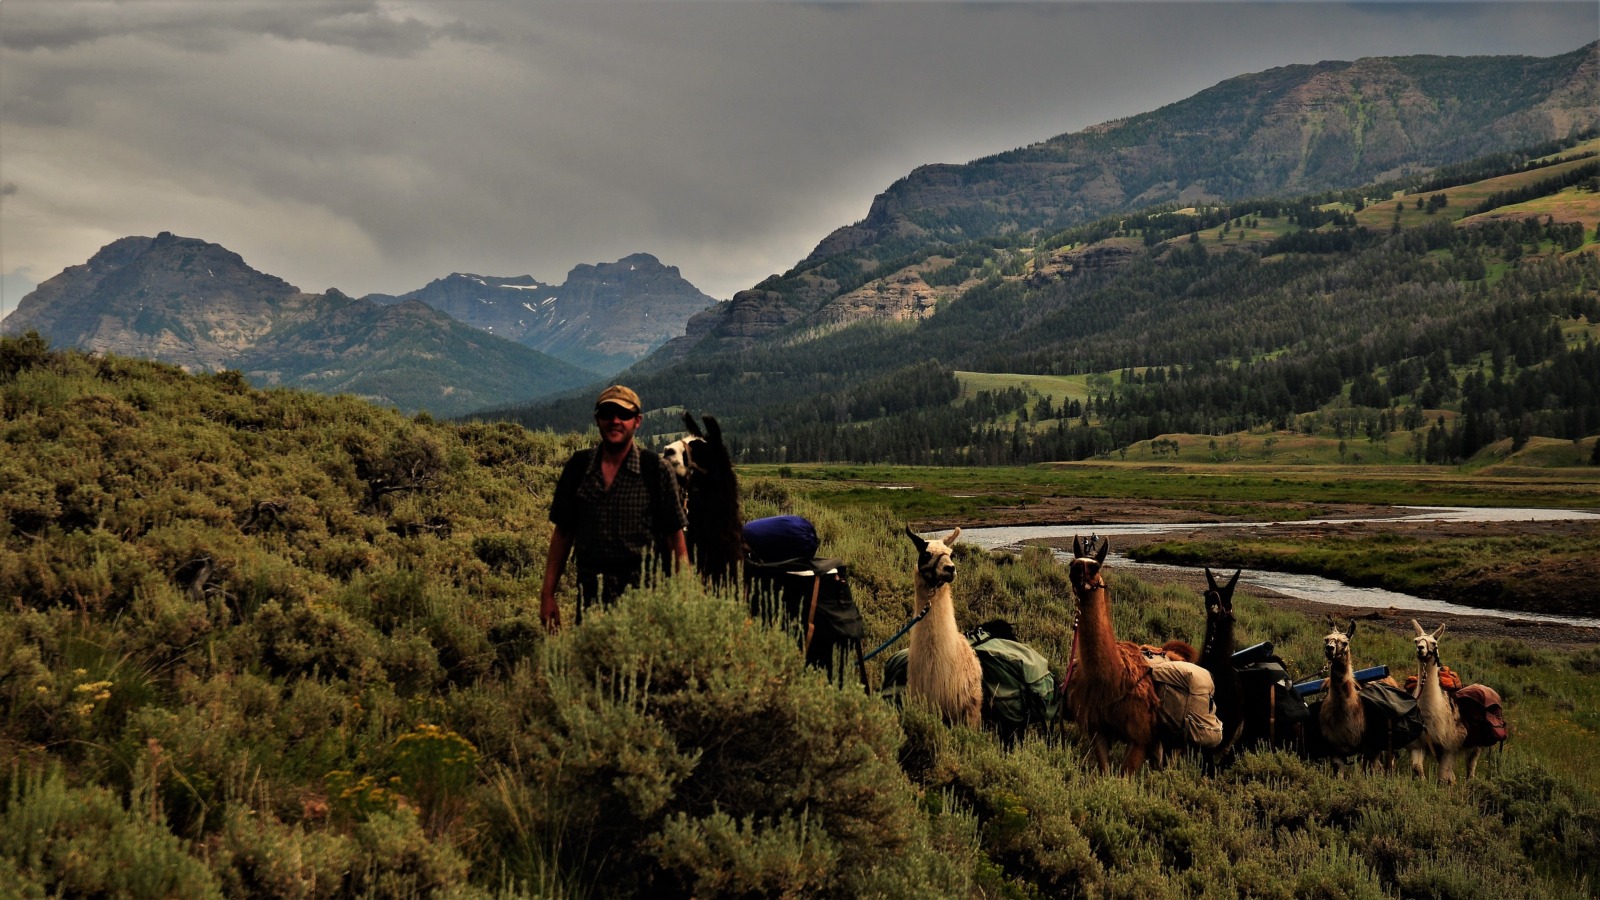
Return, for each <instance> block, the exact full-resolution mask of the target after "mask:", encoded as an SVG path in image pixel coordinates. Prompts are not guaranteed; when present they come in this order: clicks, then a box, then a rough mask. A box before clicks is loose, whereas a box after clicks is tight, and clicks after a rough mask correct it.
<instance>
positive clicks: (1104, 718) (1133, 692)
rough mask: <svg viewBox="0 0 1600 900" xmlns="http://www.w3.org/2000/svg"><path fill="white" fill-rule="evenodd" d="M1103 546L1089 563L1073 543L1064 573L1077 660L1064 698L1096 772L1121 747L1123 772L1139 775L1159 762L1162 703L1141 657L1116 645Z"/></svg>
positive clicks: (1135, 648)
mask: <svg viewBox="0 0 1600 900" xmlns="http://www.w3.org/2000/svg"><path fill="white" fill-rule="evenodd" d="M1108 548H1109V545H1107V544H1101V545H1100V551H1099V552H1098V553H1096V554H1095V555H1094V556H1093V557H1090V556H1088V553H1089V552H1090V551H1089V549H1088V548H1086V547H1085V546H1084V545H1083V541H1082V540H1080V539H1078V538H1073V540H1072V549H1073V556H1074V557H1075V558H1074V559H1073V560H1072V562H1071V563H1070V564H1069V566H1068V568H1067V576H1068V578H1069V580H1070V581H1071V582H1072V593H1073V594H1074V595H1076V597H1077V599H1078V638H1077V643H1078V656H1077V660H1076V663H1075V665H1074V666H1073V669H1072V677H1071V679H1070V680H1069V681H1068V682H1067V685H1066V694H1067V700H1068V704H1069V706H1070V708H1071V709H1072V714H1073V718H1074V719H1075V720H1076V721H1077V723H1078V727H1079V728H1080V729H1082V730H1083V733H1084V734H1085V735H1087V736H1088V737H1089V742H1090V746H1091V747H1092V748H1093V749H1094V755H1095V760H1096V761H1097V762H1098V763H1099V764H1100V771H1102V772H1107V771H1110V769H1111V742H1112V741H1113V740H1118V741H1123V742H1125V743H1126V744H1127V745H1128V752H1127V754H1126V755H1125V756H1124V757H1123V759H1122V772H1123V774H1125V775H1131V774H1133V773H1134V772H1137V771H1139V767H1140V766H1142V765H1144V761H1145V759H1146V758H1147V757H1149V758H1152V760H1153V762H1154V764H1155V765H1160V764H1161V762H1162V760H1163V747H1162V740H1161V735H1160V726H1159V725H1158V718H1157V716H1158V714H1159V711H1160V709H1161V700H1160V699H1159V698H1158V697H1157V696H1156V687H1155V681H1154V680H1153V679H1152V678H1151V676H1150V666H1149V664H1148V663H1146V662H1145V657H1144V653H1143V652H1142V651H1141V650H1140V649H1139V645H1138V644H1135V643H1133V642H1132V641H1119V640H1117V636H1116V633H1115V632H1114V631H1113V630H1112V627H1111V596H1110V594H1109V593H1107V591H1106V582H1105V576H1104V572H1103V570H1102V567H1103V566H1104V564H1105V561H1106V551H1107V549H1108Z"/></svg>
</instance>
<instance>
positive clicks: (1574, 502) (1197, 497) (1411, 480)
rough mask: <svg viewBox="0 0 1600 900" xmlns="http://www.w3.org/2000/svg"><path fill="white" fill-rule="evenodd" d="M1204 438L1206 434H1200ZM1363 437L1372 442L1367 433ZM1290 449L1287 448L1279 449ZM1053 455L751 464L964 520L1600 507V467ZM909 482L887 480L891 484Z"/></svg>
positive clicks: (904, 511) (824, 487) (816, 486)
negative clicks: (1091, 502) (1083, 510)
mask: <svg viewBox="0 0 1600 900" xmlns="http://www.w3.org/2000/svg"><path fill="white" fill-rule="evenodd" d="M1195 440H1198V439H1195ZM1363 443H1364V442H1363ZM1279 452H1280V453H1285V452H1287V451H1279ZM1188 455H1189V454H1188V453H1187V451H1180V455H1179V459H1178V460H1176V461H1169V462H1132V461H1130V462H1127V463H1123V462H1103V461H1096V462H1085V463H1051V464H1045V465H1038V466H1023V467H1018V466H997V467H982V468H961V467H929V466H852V465H837V464H828V465H823V464H793V463H791V464H786V465H781V466H779V465H751V466H746V467H745V470H746V471H748V472H749V473H750V474H751V475H752V476H763V477H771V478H774V479H776V480H777V481H779V482H781V483H783V484H784V485H786V486H787V487H788V489H789V490H790V491H792V492H795V493H798V494H803V495H805V496H809V497H812V498H815V499H819V500H826V501H827V502H829V503H837V504H840V505H845V506H864V505H865V506H882V507H884V508H886V509H889V510H892V511H894V512H895V513H897V514H900V515H903V516H906V517H907V518H911V517H918V518H921V519H923V520H941V521H951V522H957V521H963V517H964V516H971V517H972V518H970V519H967V520H966V521H970V522H972V523H973V524H979V523H981V522H982V521H983V518H984V512H983V511H984V509H985V508H987V507H1009V508H1013V509H1014V508H1017V507H1023V506H1026V505H1029V504H1037V503H1039V502H1040V501H1042V500H1045V499H1048V498H1056V499H1058V500H1070V499H1071V498H1093V499H1119V498H1125V499H1137V500H1149V501H1159V502H1161V503H1164V504H1165V505H1168V506H1171V507H1174V508H1181V509H1201V508H1229V509H1244V510H1248V509H1252V508H1264V505H1266V504H1296V505H1300V506H1304V507H1315V506H1317V505H1318V504H1334V503H1369V504H1401V505H1415V506H1549V507H1559V508H1573V509H1593V508H1597V507H1600V468H1597V467H1594V466H1584V467H1576V468H1567V469H1560V470H1555V471H1556V472H1558V473H1559V475H1552V474H1550V473H1549V472H1543V473H1541V472H1537V471H1533V472H1520V471H1513V472H1511V473H1509V474H1475V473H1472V472H1469V471H1465V470H1460V469H1456V468H1454V467H1443V466H1415V465H1397V466H1381V465H1362V466H1342V467H1341V466H1337V465H1320V466H1306V465H1299V464H1296V462H1295V461H1293V460H1292V459H1291V460H1284V459H1281V458H1280V459H1279V460H1278V461H1276V462H1267V461H1263V462H1262V463H1259V464H1255V463H1252V464H1213V463H1203V462H1189V461H1186V459H1185V457H1187V456H1188ZM888 486H892V487H897V488H904V489H903V490H884V489H882V488H884V487H888Z"/></svg>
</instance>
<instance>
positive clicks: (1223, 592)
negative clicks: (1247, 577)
mask: <svg viewBox="0 0 1600 900" xmlns="http://www.w3.org/2000/svg"><path fill="white" fill-rule="evenodd" d="M1243 571H1244V570H1243V569H1237V570H1235V571H1234V573H1233V577H1232V578H1229V579H1228V583H1227V584H1222V585H1219V584H1217V577H1216V576H1215V575H1213V574H1211V569H1210V567H1207V568H1206V595H1205V600H1206V620H1207V621H1208V622H1209V621H1225V622H1232V621H1233V588H1234V586H1235V585H1237V584H1238V583H1239V575H1240V573H1241V572H1243Z"/></svg>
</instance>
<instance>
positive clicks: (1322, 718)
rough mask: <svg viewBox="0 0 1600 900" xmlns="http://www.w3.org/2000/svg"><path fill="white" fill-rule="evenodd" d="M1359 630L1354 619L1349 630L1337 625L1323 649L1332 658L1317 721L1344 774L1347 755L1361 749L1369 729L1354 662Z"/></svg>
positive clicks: (1336, 767)
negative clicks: (1352, 653)
mask: <svg viewBox="0 0 1600 900" xmlns="http://www.w3.org/2000/svg"><path fill="white" fill-rule="evenodd" d="M1355 632H1356V623H1355V622H1354V621H1353V620H1352V621H1351V622H1350V627H1349V629H1348V630H1346V631H1340V630H1339V629H1338V628H1334V629H1333V630H1332V631H1330V632H1329V633H1328V635H1327V637H1324V638H1323V639H1322V653H1323V655H1324V656H1326V657H1327V658H1328V666H1329V668H1328V697H1327V699H1326V700H1323V701H1322V709H1321V710H1320V711H1319V712H1318V716H1317V724H1318V725H1320V726H1321V727H1322V737H1323V740H1325V741H1327V744H1328V752H1329V754H1330V755H1331V756H1332V757H1333V770H1334V772H1335V773H1336V774H1339V775H1343V774H1344V767H1345V760H1346V758H1347V757H1348V756H1349V755H1350V754H1352V753H1355V752H1356V751H1357V750H1359V749H1361V739H1362V736H1363V735H1365V733H1366V728H1367V714H1366V709H1365V708H1364V707H1363V706H1362V705H1361V691H1360V688H1359V687H1358V686H1357V685H1356V674H1355V666H1353V665H1351V663H1350V637H1351V636H1352V635H1354V634H1355Z"/></svg>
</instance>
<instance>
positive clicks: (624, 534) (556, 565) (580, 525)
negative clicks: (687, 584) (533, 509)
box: [539, 384, 689, 631]
mask: <svg viewBox="0 0 1600 900" xmlns="http://www.w3.org/2000/svg"><path fill="white" fill-rule="evenodd" d="M642 412H643V408H642V407H641V406H640V404H639V395H638V394H636V393H634V392H633V390H632V389H631V388H627V387H624V386H622V385H620V384H617V385H612V386H611V387H608V388H606V389H605V390H604V391H602V392H601V393H600V397H599V399H597V400H596V401H595V404H594V421H595V425H597V426H598V427H599V428H600V445H599V446H598V447H595V448H593V449H590V450H579V451H578V452H577V453H574V454H572V458H571V459H569V460H567V464H566V467H565V468H563V469H562V470H561V478H560V479H559V480H558V481H557V482H556V493H555V498H554V499H553V500H552V501H551V503H550V522H551V523H552V524H553V525H555V533H554V534H552V535H551V536H550V553H549V555H548V556H547V557H546V558H545V568H544V586H543V587H542V588H541V589H540V591H539V618H540V619H541V620H543V621H544V624H545V627H546V628H548V629H550V630H551V631H555V630H557V629H559V628H560V627H561V609H560V607H559V606H558V605H557V604H556V586H557V585H558V584H560V582H561V574H562V573H563V572H564V571H565V570H566V567H567V555H568V554H569V553H571V554H572V556H573V557H574V558H575V559H576V560H577V563H578V617H577V618H578V622H579V623H582V622H583V610H584V608H585V607H587V606H588V605H590V604H591V603H595V602H599V603H601V604H603V605H606V606H609V605H611V603H612V602H613V601H615V600H616V599H617V597H618V596H619V595H621V594H622V592H623V591H624V590H626V589H628V588H630V587H633V586H635V585H637V584H638V583H639V581H640V578H641V577H642V576H643V574H644V567H645V564H646V561H647V559H649V558H650V557H651V556H652V555H654V556H655V558H656V560H657V562H659V563H662V564H663V565H664V566H665V567H670V566H672V565H674V564H676V565H678V566H684V565H687V563H688V559H689V547H688V544H687V542H686V541H685V540H684V536H683V528H684V525H685V524H687V522H686V520H685V517H684V513H683V504H682V503H680V502H679V500H678V487H677V481H676V479H674V478H673V476H672V472H671V471H670V470H669V469H668V468H667V467H666V465H664V464H663V463H662V462H661V457H660V456H657V455H656V454H655V453H652V452H650V451H649V450H644V449H641V448H639V447H636V446H634V443H633V433H634V432H635V431H637V430H638V428H639V417H640V414H641V413H642Z"/></svg>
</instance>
